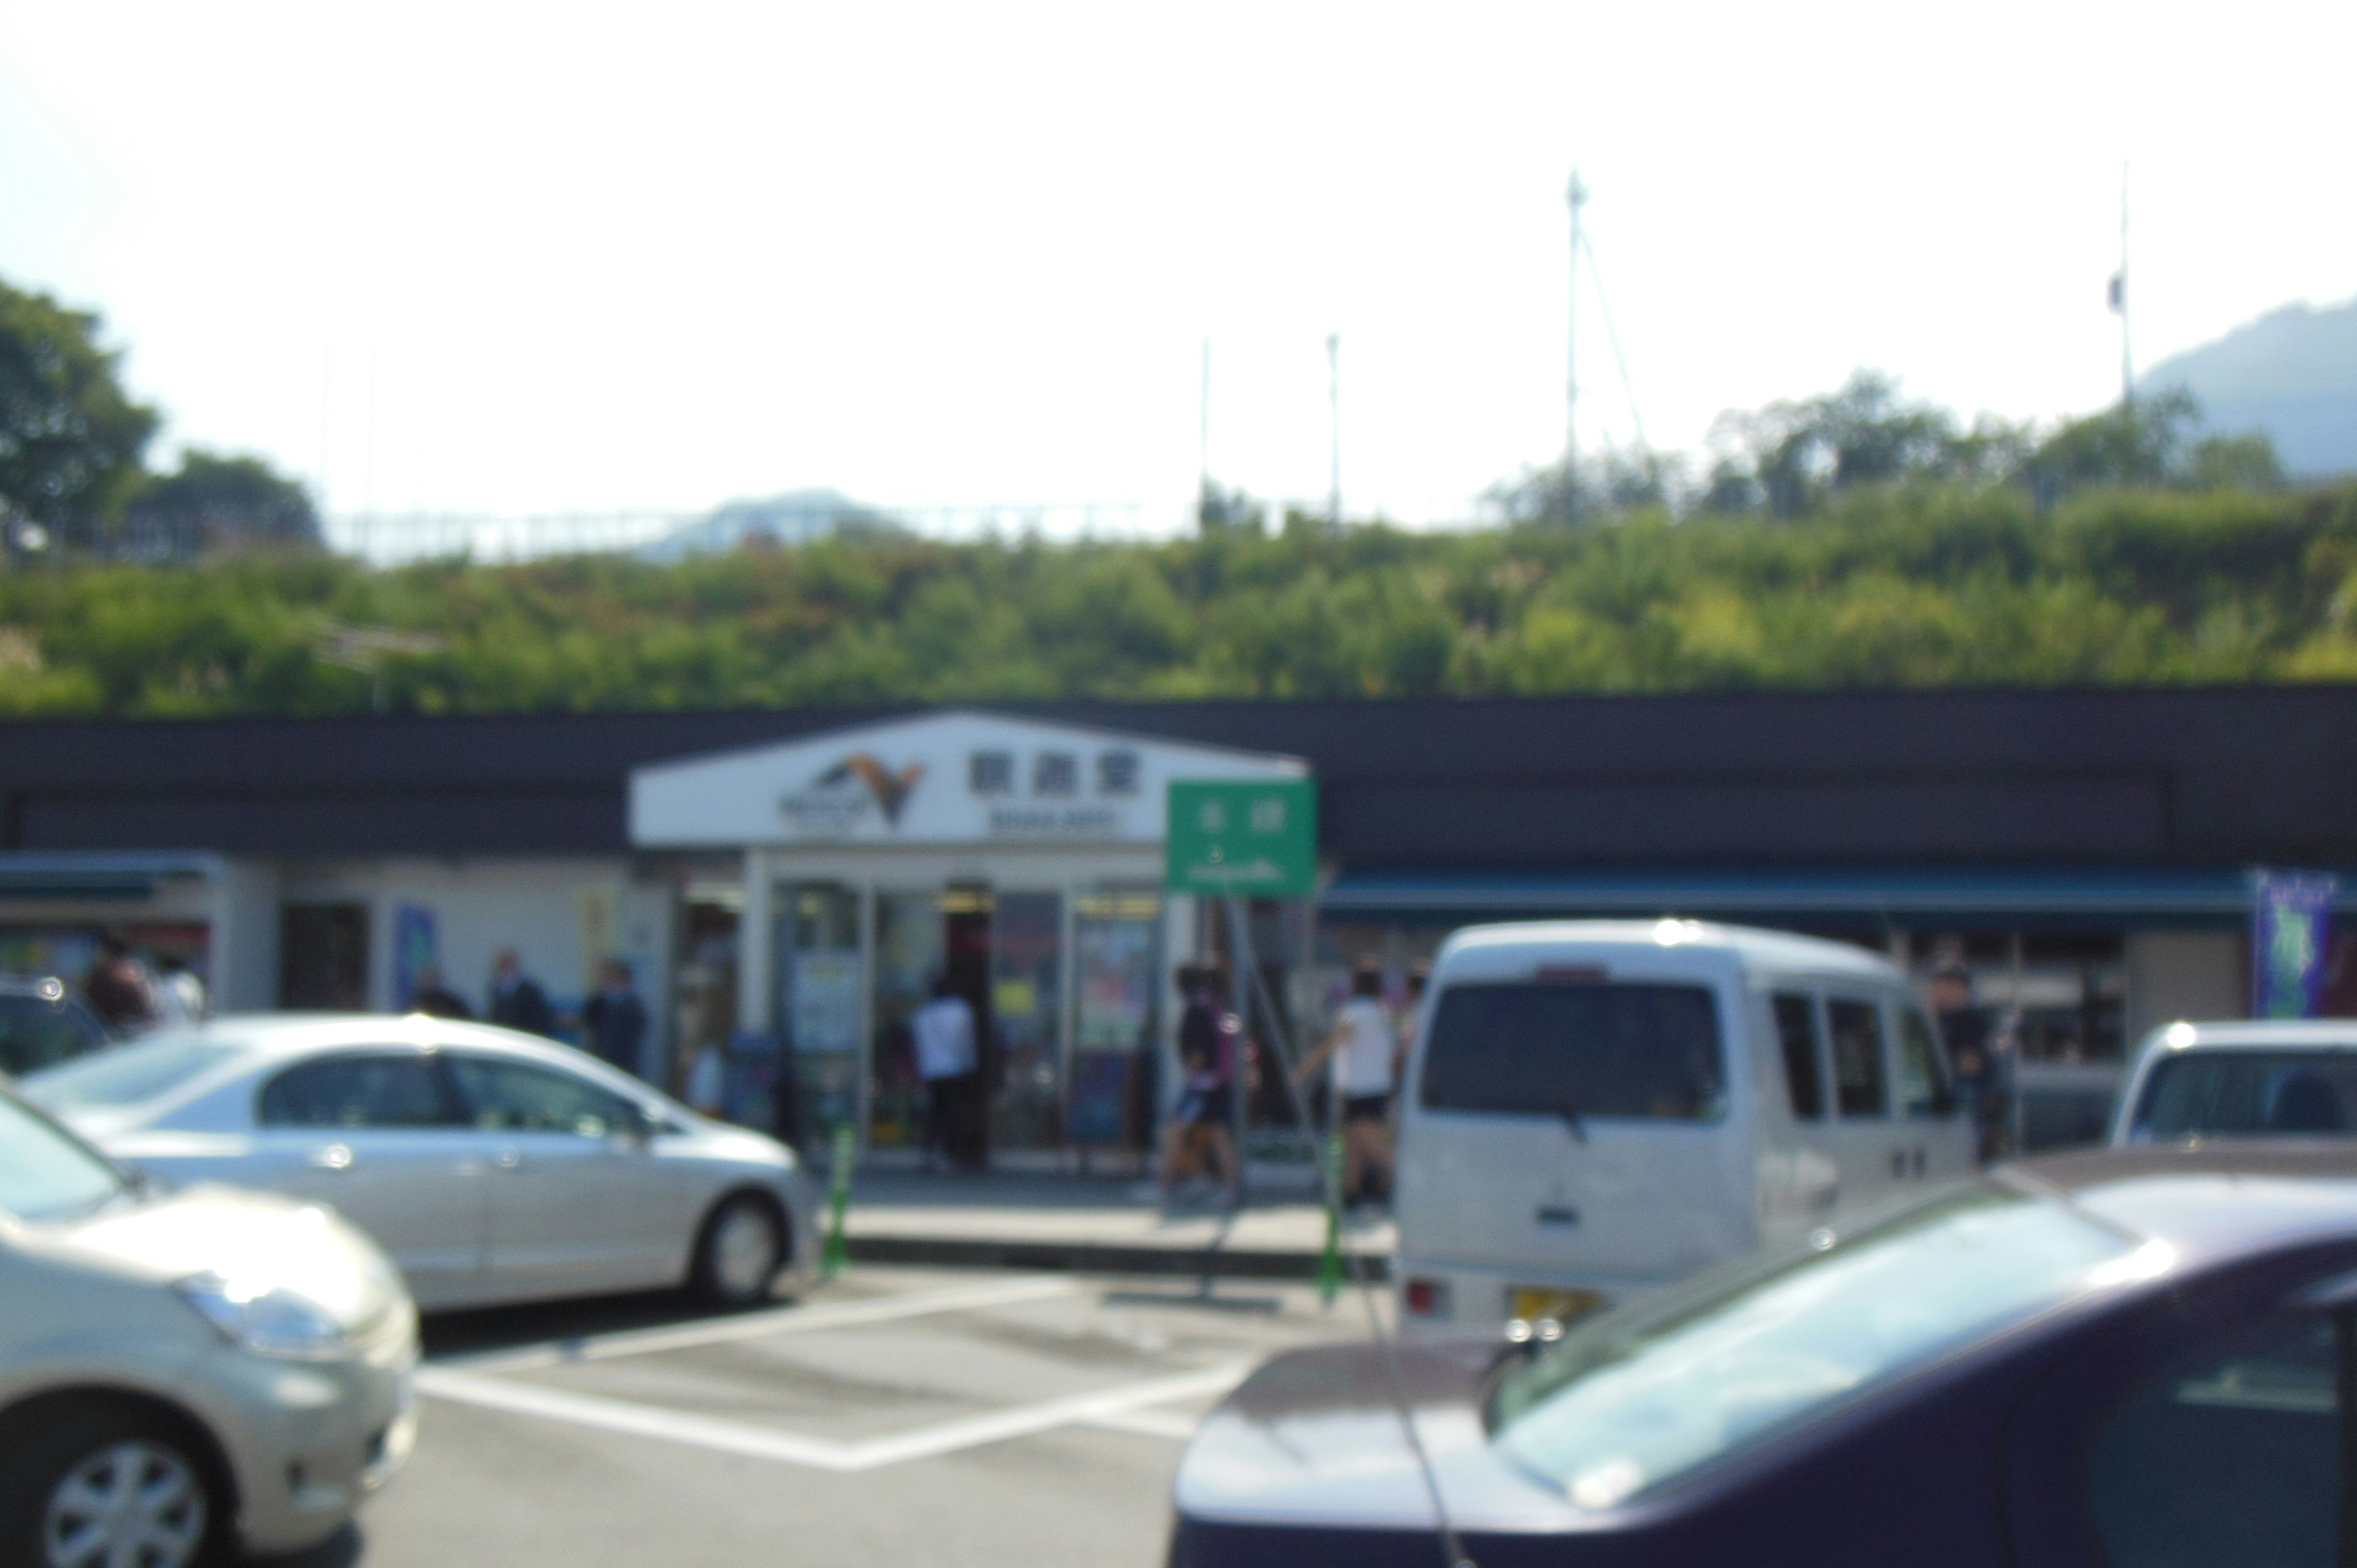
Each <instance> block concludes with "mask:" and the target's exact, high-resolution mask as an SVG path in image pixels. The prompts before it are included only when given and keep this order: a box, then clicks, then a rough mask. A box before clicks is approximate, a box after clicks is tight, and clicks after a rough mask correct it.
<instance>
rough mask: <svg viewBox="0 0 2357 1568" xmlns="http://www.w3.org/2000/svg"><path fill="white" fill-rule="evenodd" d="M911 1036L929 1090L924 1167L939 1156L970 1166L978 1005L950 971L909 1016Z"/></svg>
mask: <svg viewBox="0 0 2357 1568" xmlns="http://www.w3.org/2000/svg"><path fill="white" fill-rule="evenodd" d="M909 1037H910V1042H911V1044H912V1045H913V1046H914V1047H915V1050H916V1058H917V1076H918V1078H920V1079H922V1080H923V1082H924V1089H925V1133H924V1147H925V1168H926V1169H927V1170H929V1171H930V1170H932V1169H934V1168H935V1165H934V1160H935V1158H936V1156H940V1157H943V1158H946V1159H948V1160H949V1162H950V1163H951V1164H952V1165H958V1166H962V1167H963V1166H968V1165H971V1164H972V1163H973V1158H972V1149H971V1145H970V1144H969V1142H968V1139H967V1136H966V1124H967V1122H968V1121H969V1120H970V1114H969V1107H968V1104H967V1101H969V1100H970V1099H971V1098H972V1097H973V1094H974V1086H975V1085H976V1084H977V1083H978V1082H979V1081H980V1079H981V1060H982V1058H981V1055H980V1053H979V1052H978V1051H977V1050H976V1049H975V1045H974V1008H973V1006H972V1005H971V1004H969V1003H968V1002H967V1001H966V999H965V998H964V997H963V996H961V995H959V994H958V993H957V990H956V988H955V987H953V986H952V985H951V983H950V978H949V976H948V975H946V974H937V975H935V976H933V983H932V999H931V1001H929V1002H927V1003H926V1004H924V1005H923V1006H922V1007H920V1008H918V1009H917V1011H916V1013H915V1014H914V1015H912V1016H911V1017H910V1018H909Z"/></svg>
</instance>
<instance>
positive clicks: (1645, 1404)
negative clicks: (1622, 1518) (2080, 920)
mask: <svg viewBox="0 0 2357 1568" xmlns="http://www.w3.org/2000/svg"><path fill="white" fill-rule="evenodd" d="M1821 1234H1822V1233H1821ZM2148 1261H2149V1260H2148V1259H2147V1258H2146V1257H2145V1255H2144V1254H2142V1253H2140V1252H2139V1251H2137V1249H2136V1243H2135V1241H2134V1240H2131V1239H2129V1238H2126V1237H2125V1236H2123V1235H2121V1234H2120V1233H2119V1232H2116V1231H2115V1230H2110V1229H2107V1228H2105V1227H2104V1226H2101V1225H2098V1224H2096V1223H2095V1222H2094V1221H2093V1220H2092V1219H2087V1218H2086V1217H2084V1216H2083V1215H2082V1214H2080V1213H2079V1212H2077V1211H2076V1210H2074V1209H2072V1208H2069V1207H2068V1206H2066V1205H2064V1204H2062V1203H2061V1202H2059V1201H2056V1200H2053V1199H2050V1198H2048V1197H2040V1196H2037V1195H2034V1194H2031V1193H2027V1192H2023V1191H2020V1190H2018V1189H2016V1188H2013V1187H2007V1186H2005V1185H2002V1184H2000V1183H1996V1182H1982V1183H1977V1184H1975V1185H1973V1186H1971V1187H1963V1188H1959V1189H1956V1190H1953V1191H1952V1192H1950V1193H1948V1194H1947V1195H1945V1196H1943V1197H1938V1198H1935V1199H1933V1200H1932V1201H1931V1202H1929V1203H1927V1204H1925V1205H1923V1206H1922V1207H1921V1208H1914V1209H1910V1210H1909V1211H1908V1212H1906V1213H1904V1214H1902V1215H1900V1216H1899V1217H1898V1218H1896V1219H1891V1220H1889V1221H1888V1222H1886V1223H1884V1224H1881V1225H1878V1226H1877V1227H1875V1228H1873V1229H1871V1230H1865V1231H1862V1232H1860V1233H1859V1234H1858V1235H1857V1236H1856V1237H1854V1238H1850V1239H1846V1240H1842V1241H1840V1242H1839V1243H1837V1244H1833V1245H1830V1246H1827V1247H1825V1248H1824V1249H1823V1250H1813V1249H1812V1250H1808V1251H1803V1252H1802V1253H1800V1254H1798V1255H1797V1256H1795V1255H1791V1254H1786V1255H1781V1256H1776V1257H1773V1258H1771V1259H1770V1260H1768V1261H1764V1262H1763V1261H1750V1262H1744V1263H1740V1264H1737V1265H1733V1266H1731V1267H1730V1268H1728V1269H1724V1270H1718V1271H1715V1272H1714V1273H1709V1274H1705V1275H1702V1276H1698V1277H1697V1278H1695V1280H1692V1281H1690V1282H1688V1283H1686V1284H1684V1285H1681V1286H1678V1287H1676V1288H1674V1289H1672V1290H1669V1291H1665V1292H1663V1294H1660V1295H1658V1296H1654V1297H1652V1298H1651V1299H1650V1300H1648V1301H1645V1302H1643V1303H1641V1304H1640V1305H1637V1306H1635V1307H1634V1308H1632V1309H1631V1310H1630V1311H1627V1312H1620V1313H1614V1314H1611V1315H1609V1316H1605V1317H1601V1318H1598V1319H1597V1320H1596V1321H1594V1322H1593V1323H1591V1324H1588V1325H1587V1326H1583V1327H1581V1328H1579V1329H1577V1330H1575V1331H1574V1332H1573V1333H1571V1334H1569V1335H1567V1336H1566V1337H1565V1338H1564V1340H1563V1341H1562V1343H1561V1344H1560V1345H1558V1346H1556V1347H1555V1348H1554V1349H1553V1350H1552V1351H1551V1352H1549V1353H1548V1354H1546V1355H1545V1356H1544V1357H1543V1358H1542V1359H1539V1360H1537V1361H1534V1362H1533V1363H1531V1364H1530V1365H1529V1366H1528V1367H1526V1368H1524V1369H1521V1370H1519V1371H1517V1372H1515V1373H1514V1374H1512V1375H1510V1376H1509V1377H1507V1378H1506V1379H1505V1380H1503V1381H1502V1382H1501V1384H1500V1386H1499V1389H1498V1391H1497V1394H1496V1396H1495V1398H1494V1399H1493V1401H1492V1403H1491V1411H1490V1420H1491V1429H1492V1433H1493V1434H1494V1436H1495V1439H1496V1442H1497V1444H1498V1445H1499V1446H1500V1448H1501V1449H1502V1450H1503V1451H1504V1452H1505V1453H1506V1454H1507V1455H1510V1456H1512V1458H1513V1459H1515V1460H1516V1461H1518V1462H1520V1463H1521V1464H1523V1466H1527V1467H1528V1468H1530V1469H1532V1470H1534V1471H1535V1472H1537V1473H1538V1474H1539V1475H1540V1476H1542V1477H1544V1478H1545V1479H1546V1480H1547V1481H1548V1482H1549V1483H1551V1484H1553V1485H1555V1486H1558V1487H1562V1488H1563V1490H1564V1492H1565V1493H1566V1496H1568V1497H1569V1498H1570V1499H1571V1501H1572V1502H1573V1503H1574V1504H1575V1505H1577V1506H1578V1507H1582V1508H1593V1509H1605V1508H1610V1507H1612V1506H1614V1505H1615V1504H1618V1503H1620V1502H1623V1501H1626V1500H1627V1499H1629V1498H1632V1497H1635V1496H1638V1495H1640V1494H1641V1493H1642V1492H1644V1491H1646V1490H1648V1489H1650V1488H1652V1487H1658V1486H1660V1485H1661V1484H1663V1482H1665V1481H1668V1480H1671V1479H1673V1478H1674V1477H1679V1476H1683V1475H1686V1474H1688V1473H1690V1472H1692V1471H1695V1470H1696V1469H1698V1468H1700V1467H1702V1466H1706V1465H1708V1464H1710V1463H1712V1462H1713V1461H1715V1460H1717V1459H1718V1458H1720V1457H1722V1456H1723V1455H1728V1454H1732V1453H1734V1452H1736V1451H1738V1450H1739V1449H1742V1448H1744V1447H1747V1446H1749V1445H1750V1444H1755V1443H1757V1442H1760V1441H1761V1440H1763V1439H1765V1438H1768V1437H1770V1436H1773V1435H1775V1434H1780V1433H1784V1432H1789V1431H1791V1430H1792V1428H1794V1427H1796V1426H1798V1425H1801V1424H1803V1423H1806V1422H1809V1421H1811V1420H1813V1419H1817V1418H1819V1417H1821V1416H1823V1415H1824V1414H1825V1413H1827V1412H1831V1411H1832V1410H1834V1409H1836V1408H1838V1407H1839V1406H1840V1405H1842V1404H1844V1403H1846V1402H1848V1401H1849V1400H1851V1399H1852V1398H1854V1397H1856V1396H1857V1395H1859V1394H1861V1393H1863V1392H1865V1391H1867V1390H1868V1389H1869V1388H1871V1387H1873V1386H1875V1385H1877V1384H1880V1383H1884V1382H1887V1381H1889V1380H1891V1379H1892V1378H1895V1377H1898V1376H1900V1375H1902V1374H1904V1373H1905V1372H1907V1371H1909V1370H1910V1369H1915V1368H1918V1367H1921V1366H1923V1365H1926V1364H1928V1363H1930V1362H1932V1361H1933V1360H1936V1359H1939V1358H1940V1357H1941V1356H1943V1354H1946V1353H1948V1352H1950V1351H1953V1350H1955V1349H1958V1348H1963V1347H1964V1346H1965V1345H1968V1344H1970V1343H1972V1342H1973V1341H1975V1339H1978V1338H1981V1337H1986V1336H1987V1335H1989V1334H1991V1333H1994V1332H1996V1331H1997V1330H1999V1329H2001V1328H2003V1327H2006V1326H2008V1325H2011V1324H2014V1323H2017V1322H2019V1321H2022V1320H2023V1319H2026V1318H2028V1317H2029V1316H2033V1315H2035V1314H2037V1313H2038V1312H2040V1311H2041V1310H2043V1309H2045V1308H2047V1307H2050V1306H2052V1305H2057V1304H2059V1303H2061V1302H2062V1301H2064V1300H2066V1299H2067V1298H2069V1297H2070V1296H2072V1294H2076V1293H2078V1292H2079V1291H2081V1290H2083V1289H2085V1288H2087V1287H2089V1286H2090V1285H2092V1284H2095V1283H2102V1281H2103V1280H2104V1277H2105V1273H2104V1272H2105V1271H2106V1270H2111V1271H2114V1272H2117V1271H2119V1270H2121V1269H2122V1268H2123V1267H2127V1268H2130V1269H2134V1268H2136V1267H2137V1266H2139V1265H2140V1264H2142V1263H2144V1262H2148Z"/></svg>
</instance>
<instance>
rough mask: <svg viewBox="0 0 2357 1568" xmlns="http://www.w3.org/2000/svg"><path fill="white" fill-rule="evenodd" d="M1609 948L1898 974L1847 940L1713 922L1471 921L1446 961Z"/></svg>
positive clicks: (1762, 965)
mask: <svg viewBox="0 0 2357 1568" xmlns="http://www.w3.org/2000/svg"><path fill="white" fill-rule="evenodd" d="M1567 948H1569V949H1579V950H1585V951H1590V952H1596V953H1599V954H1601V953H1607V952H1609V951H1610V950H1614V949H1621V950H1638V951H1642V952H1645V953H1648V954H1658V953H1661V952H1663V951H1665V950H1668V951H1683V952H1707V953H1719V954H1725V955H1727V956H1728V957H1731V958H1732V959H1733V960H1734V961H1735V962H1736V963H1737V964H1738V966H1739V967H1741V968H1743V969H1746V970H1752V969H1765V970H1778V971H1788V970H1806V971H1811V972H1833V973H1839V974H1850V975H1856V976H1858V977H1861V978H1872V979H1876V980H1885V981H1889V980H1896V979H1899V978H1900V975H1899V971H1898V969H1897V968H1896V967H1895V966H1894V965H1893V964H1892V963H1891V962H1890V961H1889V960H1888V959H1886V958H1883V957H1882V956H1880V955H1879V954H1877V953H1872V952H1868V951H1867V950H1865V949H1863V948H1860V947H1857V946H1854V945H1852V944H1851V943H1848V942H1837V941H1829V940H1825V939H1824V938H1823V937H1803V936H1798V935H1795V934H1794V933H1792V932H1791V931H1769V930H1762V929H1760V928H1758V927H1756V926H1727V925H1721V924H1719V923H1717V921H1713V920H1514V921H1507V922H1502V923H1500V924H1497V925H1488V926H1469V927H1466V928H1464V929H1461V930H1459V931H1458V932H1457V933H1456V934H1455V935H1454V936H1452V937H1450V938H1449V940H1448V948H1447V950H1446V951H1445V952H1444V953H1443V955H1442V956H1443V959H1444V961H1445V960H1447V959H1448V958H1451V957H1454V956H1455V955H1458V954H1460V953H1466V954H1470V953H1476V952H1478V953H1480V954H1482V955H1483V956H1484V957H1485V958H1488V959H1491V960H1492V961H1495V960H1498V959H1506V960H1512V959H1514V958H1519V957H1522V956H1523V955H1524V953H1525V952H1527V954H1528V956H1529V957H1531V958H1533V959H1538V958H1542V957H1547V956H1553V955H1558V954H1560V953H1562V952H1563V951H1564V950H1566V949H1567Z"/></svg>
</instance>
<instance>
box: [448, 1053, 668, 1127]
mask: <svg viewBox="0 0 2357 1568" xmlns="http://www.w3.org/2000/svg"><path fill="white" fill-rule="evenodd" d="M450 1070H451V1073H452V1075H453V1076H454V1077H455V1078H456V1079H457V1083H458V1093H459V1095H460V1096H461V1097H462V1098H463V1099H464V1100H465V1101H466V1102H467V1111H468V1117H469V1119H470V1120H471V1121H473V1122H474V1124H475V1125H476V1126H478V1127H482V1128H487V1129H497V1130H499V1131H501V1132H512V1133H579V1134H581V1135H582V1136H583V1137H587V1138H602V1137H606V1136H608V1134H610V1133H627V1132H634V1131H636V1130H638V1129H640V1128H641V1127H643V1126H644V1125H645V1124H646V1118H645V1115H644V1114H643V1113H642V1112H640V1109H639V1108H638V1106H637V1105H635V1104H633V1103H632V1102H631V1101H629V1100H626V1099H624V1098H623V1097H622V1096H620V1095H619V1094H616V1093H613V1092H612V1091H610V1090H604V1089H600V1088H598V1087H597V1085H596V1084H594V1083H591V1082H589V1081H588V1080H587V1079H582V1078H576V1077H575V1076H574V1075H573V1074H572V1073H569V1072H565V1071H562V1070H560V1069H555V1068H548V1067H541V1066H538V1065H536V1064H534V1063H532V1062H513V1061H500V1060H498V1059H496V1058H490V1057H474V1056H467V1055H465V1054H463V1053H453V1054H452V1056H451V1057H450Z"/></svg>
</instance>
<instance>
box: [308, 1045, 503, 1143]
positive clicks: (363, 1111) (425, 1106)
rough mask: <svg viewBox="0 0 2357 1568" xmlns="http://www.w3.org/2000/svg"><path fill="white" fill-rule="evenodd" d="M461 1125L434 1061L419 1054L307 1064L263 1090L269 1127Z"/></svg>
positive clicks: (356, 1057) (348, 1058)
mask: <svg viewBox="0 0 2357 1568" xmlns="http://www.w3.org/2000/svg"><path fill="white" fill-rule="evenodd" d="M458 1121H459V1118H458V1117H457V1114H456V1112H455V1109H454V1108H453V1107H452V1105H451V1103H450V1099H449V1095H448V1094H447V1091H446V1090H445V1089H444V1087H443V1083H442V1076H441V1073H440V1071H439V1070H438V1069H436V1066H435V1062H434V1058H431V1057H427V1056H421V1055H419V1054H418V1053H416V1052H414V1051H410V1052H406V1053H403V1054H400V1055H392V1054H387V1055H383V1056H370V1055H350V1056H334V1057H328V1058H322V1059H320V1060H317V1061H310V1062H305V1063H303V1064H302V1065H301V1066H299V1067H291V1068H288V1069H286V1070H285V1072H282V1073H280V1074H279V1075H278V1076H277V1077H276V1078H274V1079H271V1080H270V1082H269V1083H268V1084H267V1085H265V1086H264V1089H263V1090H262V1124H263V1125H264V1126H265V1127H353V1128H360V1127H448V1126H455V1125H457V1123H458Z"/></svg>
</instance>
